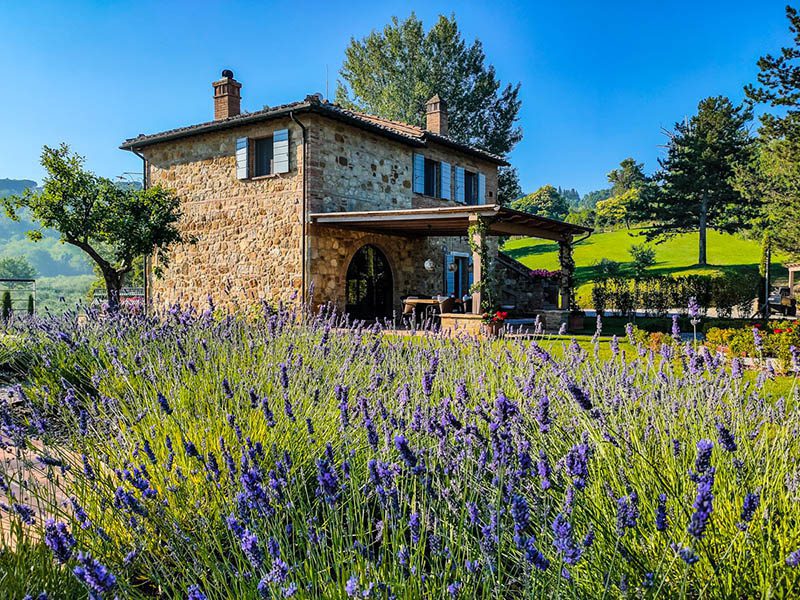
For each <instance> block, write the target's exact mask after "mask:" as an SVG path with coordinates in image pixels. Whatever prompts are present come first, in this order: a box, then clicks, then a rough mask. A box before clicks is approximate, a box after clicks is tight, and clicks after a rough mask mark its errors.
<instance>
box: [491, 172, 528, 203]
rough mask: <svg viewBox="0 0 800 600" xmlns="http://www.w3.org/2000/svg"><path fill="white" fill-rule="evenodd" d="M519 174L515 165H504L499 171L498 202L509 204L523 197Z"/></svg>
mask: <svg viewBox="0 0 800 600" xmlns="http://www.w3.org/2000/svg"><path fill="white" fill-rule="evenodd" d="M522 195H523V194H522V188H521V187H520V185H519V174H518V173H517V170H516V169H515V168H514V167H503V168H501V169H499V170H498V172H497V203H498V204H503V205H508V204H511V203H512V202H514V200H517V199H519V198H521V197H522Z"/></svg>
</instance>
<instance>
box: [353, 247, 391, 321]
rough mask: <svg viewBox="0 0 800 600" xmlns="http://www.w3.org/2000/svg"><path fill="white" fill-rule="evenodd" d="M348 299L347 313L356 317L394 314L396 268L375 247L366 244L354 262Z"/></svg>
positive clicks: (377, 316) (357, 253) (374, 317)
mask: <svg viewBox="0 0 800 600" xmlns="http://www.w3.org/2000/svg"><path fill="white" fill-rule="evenodd" d="M345 298H346V300H345V302H346V310H347V313H348V314H349V315H350V316H351V317H353V318H355V319H376V318H380V317H390V316H391V315H392V271H391V270H390V269H389V261H387V260H386V256H384V254H383V252H381V251H380V250H378V248H376V247H375V246H372V245H366V246H363V247H362V248H360V249H359V250H358V252H356V253H355V255H354V256H353V259H352V260H351V261H350V266H349V267H347V281H346V288H345Z"/></svg>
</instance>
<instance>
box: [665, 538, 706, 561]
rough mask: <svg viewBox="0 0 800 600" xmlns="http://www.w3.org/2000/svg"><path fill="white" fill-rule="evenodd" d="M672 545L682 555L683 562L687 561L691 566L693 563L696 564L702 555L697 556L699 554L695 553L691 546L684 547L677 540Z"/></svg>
mask: <svg viewBox="0 0 800 600" xmlns="http://www.w3.org/2000/svg"><path fill="white" fill-rule="evenodd" d="M670 547H671V548H672V549H673V550H674V551H675V552H677V554H678V556H680V557H681V559H682V560H683V562H685V563H686V564H687V565H689V566H692V565H693V564H695V563H696V562H697V561H699V560H700V557H699V556H697V554H695V553H694V551H693V550H692V549H691V548H684V547H682V546H679V545H678V544H676V543H675V542H672V543H671V544H670Z"/></svg>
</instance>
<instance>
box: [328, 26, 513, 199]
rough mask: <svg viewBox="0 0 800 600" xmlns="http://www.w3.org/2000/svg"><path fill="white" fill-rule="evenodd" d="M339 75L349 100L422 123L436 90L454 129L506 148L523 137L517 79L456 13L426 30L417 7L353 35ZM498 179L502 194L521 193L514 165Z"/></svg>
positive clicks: (457, 134) (341, 95) (470, 139)
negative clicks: (503, 77) (490, 57)
mask: <svg viewBox="0 0 800 600" xmlns="http://www.w3.org/2000/svg"><path fill="white" fill-rule="evenodd" d="M339 76H340V79H339V82H338V85H337V89H336V101H337V102H338V103H339V104H341V105H343V106H345V107H348V108H352V109H356V110H362V111H365V112H368V113H372V114H375V115H379V116H381V117H384V118H388V119H394V120H398V121H403V122H406V123H411V124H413V125H418V126H424V125H425V103H426V102H427V101H428V100H429V99H430V98H431V97H432V96H433V95H434V94H438V95H439V97H440V98H442V99H443V100H444V101H445V102H447V105H448V107H449V108H448V123H449V125H448V136H449V137H452V138H453V139H455V140H457V141H459V142H462V143H466V144H471V145H473V146H477V147H479V148H483V149H484V150H488V151H489V152H493V153H495V154H498V155H500V156H505V155H507V154H508V153H509V152H510V151H511V150H512V148H514V146H515V145H516V144H517V142H519V141H520V140H521V139H522V130H521V129H520V128H519V126H518V125H517V118H518V113H519V109H520V105H521V102H520V100H519V84H518V83H517V84H515V85H512V84H506V85H505V86H504V85H502V84H501V82H500V81H499V80H498V78H497V75H496V73H495V69H494V67H493V66H492V65H487V64H486V56H485V54H484V52H483V46H482V44H481V42H480V41H479V40H475V41H473V42H472V43H471V44H467V42H466V41H465V40H464V38H463V37H462V35H461V32H460V31H459V29H458V24H457V23H456V19H455V16H454V15H451V16H450V17H446V16H443V15H440V16H439V18H438V20H437V21H436V23H435V24H434V25H433V27H431V28H430V29H429V30H428V31H425V28H424V26H423V23H422V21H421V20H420V19H419V18H417V16H416V15H415V14H414V13H411V15H410V16H409V17H408V18H407V19H405V20H403V21H401V20H399V19H398V18H397V17H393V18H392V20H391V22H390V23H389V24H388V25H386V26H385V27H384V28H383V30H382V31H373V32H372V33H370V34H369V35H368V36H366V37H365V38H363V39H361V40H357V39H355V38H353V39H351V40H350V44H349V46H348V47H347V49H346V50H345V59H344V62H343V64H342V67H341V70H340V71H339ZM499 183H500V189H499V191H498V194H499V200H500V201H501V202H505V203H509V202H511V201H513V200H516V199H517V198H518V197H519V195H520V194H519V184H518V178H517V175H516V171H515V170H513V169H508V168H503V169H501V177H500V182H499ZM515 194H516V195H515Z"/></svg>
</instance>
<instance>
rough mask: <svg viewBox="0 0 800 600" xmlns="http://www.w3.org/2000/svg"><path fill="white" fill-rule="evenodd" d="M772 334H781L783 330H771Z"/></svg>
mask: <svg viewBox="0 0 800 600" xmlns="http://www.w3.org/2000/svg"><path fill="white" fill-rule="evenodd" d="M772 333H783V329H773V330H772Z"/></svg>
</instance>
